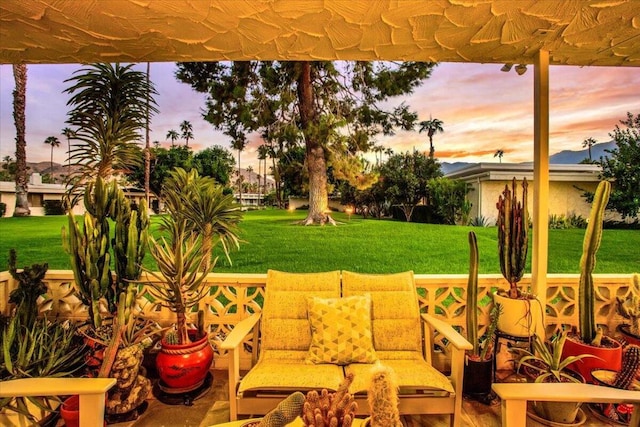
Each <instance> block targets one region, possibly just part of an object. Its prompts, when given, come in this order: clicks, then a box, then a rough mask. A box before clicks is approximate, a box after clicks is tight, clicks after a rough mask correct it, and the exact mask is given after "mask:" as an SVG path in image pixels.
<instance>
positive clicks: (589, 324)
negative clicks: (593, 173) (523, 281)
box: [562, 181, 622, 383]
mask: <svg viewBox="0 0 640 427" xmlns="http://www.w3.org/2000/svg"><path fill="white" fill-rule="evenodd" d="M610 193H611V184H610V183H609V182H608V181H601V182H600V183H599V184H598V188H597V189H596V192H595V195H594V198H593V203H592V206H591V212H590V214H589V223H588V225H587V229H586V231H585V234H584V242H583V245H582V257H581V258H580V282H579V289H578V315H579V327H580V329H579V335H575V336H569V338H568V339H567V342H566V343H565V345H564V349H563V353H562V355H563V357H568V356H575V355H579V354H593V355H594V356H597V357H595V358H589V359H585V360H580V361H579V362H574V363H572V364H571V366H570V368H571V369H574V370H576V371H578V372H579V373H580V374H581V375H582V376H583V377H584V378H585V380H586V381H587V382H589V383H590V382H592V377H591V371H592V370H594V369H600V368H608V369H613V370H616V371H617V370H619V369H620V366H621V363H622V345H621V344H620V343H619V342H618V341H616V340H614V339H613V338H610V337H607V336H605V335H604V334H603V331H602V328H599V327H597V325H596V313H595V300H596V294H595V289H594V284H593V274H592V273H593V269H594V267H595V264H596V253H597V252H598V248H599V247H600V241H601V239H602V222H603V218H604V211H605V208H606V206H607V201H608V200H609V194H610Z"/></svg>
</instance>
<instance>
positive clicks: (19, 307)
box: [9, 249, 49, 330]
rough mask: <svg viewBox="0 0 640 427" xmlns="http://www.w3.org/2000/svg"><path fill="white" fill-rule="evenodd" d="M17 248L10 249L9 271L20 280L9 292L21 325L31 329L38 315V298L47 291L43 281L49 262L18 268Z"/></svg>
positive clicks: (10, 302)
mask: <svg viewBox="0 0 640 427" xmlns="http://www.w3.org/2000/svg"><path fill="white" fill-rule="evenodd" d="M16 264H17V256H16V251H15V249H11V250H10V251H9V273H10V274H11V277H13V278H14V280H16V281H17V282H18V286H17V287H16V288H15V289H14V290H12V291H11V293H10V294H9V304H15V306H16V309H15V310H16V312H15V316H16V317H19V320H20V322H19V323H20V325H22V326H23V327H25V328H27V330H31V328H32V326H33V325H34V323H35V321H36V319H37V317H38V302H37V301H38V298H39V297H40V296H41V295H43V294H45V293H46V292H47V285H45V283H44V282H43V279H44V276H45V274H47V270H48V269H49V264H46V263H45V264H33V265H32V266H31V267H24V268H23V269H22V271H18V268H17V265H16Z"/></svg>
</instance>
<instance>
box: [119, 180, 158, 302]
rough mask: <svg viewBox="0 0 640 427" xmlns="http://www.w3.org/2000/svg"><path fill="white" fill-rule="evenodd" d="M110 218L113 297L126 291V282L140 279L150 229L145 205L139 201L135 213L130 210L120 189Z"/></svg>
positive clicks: (144, 202)
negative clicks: (113, 274) (113, 222)
mask: <svg viewBox="0 0 640 427" xmlns="http://www.w3.org/2000/svg"><path fill="white" fill-rule="evenodd" d="M111 217H112V218H113V220H114V221H115V233H114V237H113V239H112V246H113V255H114V258H115V272H116V278H117V282H116V295H119V294H120V293H122V292H126V289H127V286H128V283H129V282H132V281H136V280H138V279H140V276H141V274H142V261H143V259H144V256H145V250H146V246H147V237H148V229H149V214H148V212H147V202H146V201H145V200H142V201H141V202H140V204H139V206H138V209H137V210H132V209H131V205H130V203H129V200H127V198H126V197H125V195H124V192H123V191H122V189H120V188H117V189H116V190H115V203H114V204H113V206H112V213H111Z"/></svg>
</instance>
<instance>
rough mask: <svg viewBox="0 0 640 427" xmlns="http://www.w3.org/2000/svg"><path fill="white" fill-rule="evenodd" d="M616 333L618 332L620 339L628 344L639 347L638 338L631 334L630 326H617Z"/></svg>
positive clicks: (639, 338) (639, 339) (639, 341)
mask: <svg viewBox="0 0 640 427" xmlns="http://www.w3.org/2000/svg"><path fill="white" fill-rule="evenodd" d="M618 332H620V335H622V338H624V340H625V341H626V342H628V343H629V344H634V345H638V346H640V337H639V336H638V335H635V334H632V333H631V326H629V325H625V324H623V325H618Z"/></svg>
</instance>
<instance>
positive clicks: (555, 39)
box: [0, 0, 640, 295]
mask: <svg viewBox="0 0 640 427" xmlns="http://www.w3.org/2000/svg"><path fill="white" fill-rule="evenodd" d="M341 59H343V60H364V61H369V60H399V61H400V60H401V61H434V62H475V63H498V64H533V65H534V68H535V69H534V73H535V76H534V144H533V145H534V188H533V189H534V206H533V219H534V237H533V258H532V278H533V284H534V291H536V292H538V293H539V294H541V295H544V294H545V291H546V273H547V247H548V229H547V215H548V192H549V65H577V66H592V65H599V66H634V67H637V66H640V13H639V12H638V2H637V1H635V0H571V1H561V2H559V1H557V0H526V1H525V0H433V1H429V0H375V1H372V0H296V1H292V0H210V1H205V0H109V1H100V0H74V1H60V0H29V1H24V0H4V1H3V2H2V3H0V63H2V64H9V63H21V62H22V63H88V62H105V61H109V62H162V61H220V60H341ZM496 78H498V76H496Z"/></svg>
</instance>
